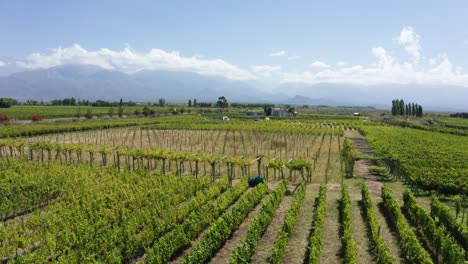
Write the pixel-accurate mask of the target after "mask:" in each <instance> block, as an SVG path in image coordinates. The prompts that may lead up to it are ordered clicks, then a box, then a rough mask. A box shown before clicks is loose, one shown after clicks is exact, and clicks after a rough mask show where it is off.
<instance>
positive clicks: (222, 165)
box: [0, 116, 468, 263]
mask: <svg viewBox="0 0 468 264" xmlns="http://www.w3.org/2000/svg"><path fill="white" fill-rule="evenodd" d="M326 118H331V117H330V116H326V117H324V118H323V119H317V118H310V119H307V118H298V119H297V120H291V119H277V120H269V121H254V120H250V119H245V120H244V119H233V120H231V121H229V122H222V121H217V120H213V119H211V118H209V117H206V118H204V117H200V116H166V117H158V118H141V119H110V120H93V121H80V122H71V123H50V124H33V125H9V126H2V127H0V137H1V138H2V139H1V140H0V218H1V221H2V224H1V225H0V259H1V261H2V263H46V262H56V263H91V262H93V263H465V262H466V261H468V254H467V250H468V246H467V245H468V241H467V237H468V227H467V223H468V220H467V219H468V213H467V212H466V196H467V189H468V186H467V178H468V175H467V172H468V168H467V160H468V152H467V149H468V148H466V146H468V142H467V138H466V137H465V136H457V135H452V134H449V133H440V132H434V131H422V130H420V129H412V128H400V127H392V126H383V125H381V124H380V123H373V124H372V123H371V124H365V123H363V122H361V121H359V120H353V119H349V120H348V119H336V120H333V119H328V121H325V120H326ZM367 142H368V143H369V145H367ZM348 172H350V173H348ZM258 175H261V176H264V178H263V183H259V184H258V185H256V186H253V185H252V186H249V183H250V184H251V182H250V181H249V180H248V179H249V178H253V177H255V176H258Z"/></svg>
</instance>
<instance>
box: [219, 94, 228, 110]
mask: <svg viewBox="0 0 468 264" xmlns="http://www.w3.org/2000/svg"><path fill="white" fill-rule="evenodd" d="M216 106H217V107H220V108H227V107H228V106H229V103H228V101H227V99H226V97H224V96H220V97H218V102H216Z"/></svg>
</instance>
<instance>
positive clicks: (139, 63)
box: [17, 44, 256, 80]
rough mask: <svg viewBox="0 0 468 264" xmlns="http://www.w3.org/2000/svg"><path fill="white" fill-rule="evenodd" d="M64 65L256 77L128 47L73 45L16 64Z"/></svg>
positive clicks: (212, 62) (218, 64) (215, 63)
mask: <svg viewBox="0 0 468 264" xmlns="http://www.w3.org/2000/svg"><path fill="white" fill-rule="evenodd" d="M65 64H91V65H96V66H100V67H102V68H105V69H109V70H117V71H121V72H126V73H133V72H137V71H140V70H160V69H163V70H180V71H190V72H195V73H198V74H202V75H213V76H222V77H225V78H228V79H233V80H249V79H255V78H256V77H255V76H254V75H253V74H252V73H250V72H249V71H246V70H243V69H241V68H239V67H237V66H235V65H233V64H230V63H228V62H226V61H224V60H221V59H203V58H201V57H200V56H192V57H185V56H182V55H181V54H180V53H178V52H175V51H173V52H167V51H164V50H161V49H152V50H150V51H149V52H147V53H139V52H135V51H133V50H131V49H130V48H129V47H127V48H125V49H124V50H121V51H113V50H110V49H106V48H102V49H99V50H96V51H88V50H86V49H84V48H82V47H81V46H80V45H78V44H75V45H73V46H72V47H68V48H61V47H59V48H55V49H51V50H50V52H49V53H47V54H44V53H33V54H31V55H29V56H28V57H26V59H25V60H23V61H18V62H17V65H18V66H20V67H23V68H28V69H38V68H50V67H54V66H60V65H65Z"/></svg>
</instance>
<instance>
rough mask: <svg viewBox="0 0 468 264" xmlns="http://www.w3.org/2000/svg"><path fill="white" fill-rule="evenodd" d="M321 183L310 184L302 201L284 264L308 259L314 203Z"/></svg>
mask: <svg viewBox="0 0 468 264" xmlns="http://www.w3.org/2000/svg"><path fill="white" fill-rule="evenodd" d="M319 186H320V185H319V184H309V185H307V187H306V194H305V197H304V200H303V201H302V207H301V211H300V212H299V215H298V216H297V222H296V228H295V229H294V232H293V233H292V235H291V240H290V241H289V247H288V251H287V252H286V256H285V257H284V259H283V263H284V264H289V263H303V262H304V260H305V259H306V253H307V247H308V246H309V236H310V231H311V229H312V220H313V219H312V218H313V216H314V203H315V198H316V197H317V195H318V189H319Z"/></svg>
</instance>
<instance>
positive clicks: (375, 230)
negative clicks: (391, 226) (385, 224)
mask: <svg viewBox="0 0 468 264" xmlns="http://www.w3.org/2000/svg"><path fill="white" fill-rule="evenodd" d="M361 194H362V204H363V207H364V214H365V216H366V221H367V224H368V225H369V227H370V231H371V235H372V241H373V242H374V245H375V248H376V251H377V263H378V264H391V263H394V262H395V259H394V257H393V256H392V253H391V252H390V249H389V248H388V245H387V244H386V243H385V241H384V240H383V238H382V237H381V236H380V234H379V229H380V224H379V221H378V220H377V215H376V214H377V213H376V212H375V210H374V208H372V200H371V198H370V195H369V190H368V189H367V185H366V184H363V185H362V189H361Z"/></svg>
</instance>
